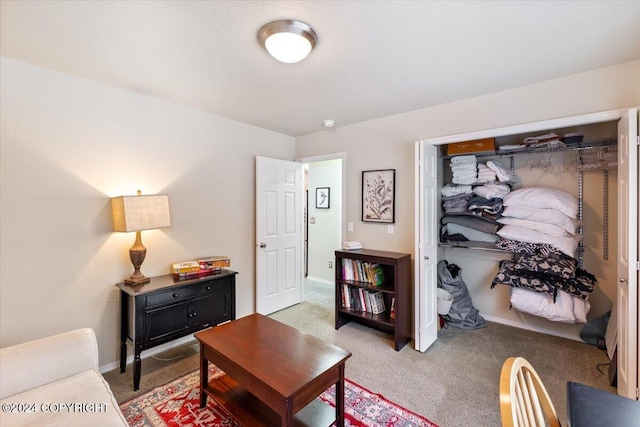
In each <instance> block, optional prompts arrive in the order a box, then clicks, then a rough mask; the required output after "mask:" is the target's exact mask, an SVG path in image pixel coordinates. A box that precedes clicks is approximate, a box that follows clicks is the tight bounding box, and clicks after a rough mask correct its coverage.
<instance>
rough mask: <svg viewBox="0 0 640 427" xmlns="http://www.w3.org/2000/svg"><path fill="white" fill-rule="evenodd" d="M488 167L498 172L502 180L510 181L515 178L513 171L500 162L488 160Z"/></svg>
mask: <svg viewBox="0 0 640 427" xmlns="http://www.w3.org/2000/svg"><path fill="white" fill-rule="evenodd" d="M487 167H488V168H489V169H491V170H492V171H494V172H495V173H496V175H497V177H498V180H499V181H500V182H508V181H510V180H511V179H513V172H512V171H510V170H509V169H507V168H505V167H504V166H502V165H501V164H500V163H498V162H494V161H491V160H489V161H488V162H487Z"/></svg>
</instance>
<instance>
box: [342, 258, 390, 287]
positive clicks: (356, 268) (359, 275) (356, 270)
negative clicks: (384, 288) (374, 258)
mask: <svg viewBox="0 0 640 427" xmlns="http://www.w3.org/2000/svg"><path fill="white" fill-rule="evenodd" d="M341 263H342V265H341V268H342V279H343V280H351V281H355V282H365V283H370V284H371V285H373V286H380V285H381V284H383V283H384V269H383V267H382V266H381V265H380V264H377V263H370V262H364V261H360V260H353V259H348V258H342V261H341Z"/></svg>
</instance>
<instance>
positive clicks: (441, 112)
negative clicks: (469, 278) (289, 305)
mask: <svg viewBox="0 0 640 427" xmlns="http://www.w3.org/2000/svg"><path fill="white" fill-rule="evenodd" d="M639 75H640V61H634V62H629V63H625V64H621V65H617V66H614V67H607V68H602V69H598V70H594V71H591V72H587V73H582V74H577V75H573V76H569V77H565V78H561V79H556V80H551V81H547V82H542V83H538V84H534V85H530V86H524V87H520V88H516V89H512V90H507V91H503V92H497V93H493V94H489V95H485V96H480V97H477V98H471V99H466V100H462V101H458V102H453V103H450V104H444V105H439V106H436V107H431V108H425V109H422V110H416V111H411V112H408V113H404V114H398V115H395V116H389V117H383V118H380V119H376V120H370V121H367V122H362V123H358V124H354V125H350V126H344V127H340V126H337V127H335V128H333V129H332V130H331V131H323V132H319V133H314V134H310V135H305V136H301V137H298V138H296V157H298V158H301V157H311V156H316V155H320V154H324V153H332V152H345V153H346V156H347V158H348V159H349V162H348V164H347V172H346V180H345V182H344V183H343V185H344V187H343V188H344V191H345V192H346V197H345V199H346V200H347V203H346V206H345V208H346V221H347V222H349V221H351V222H353V223H354V231H353V232H347V235H346V237H345V240H358V241H361V242H362V243H363V245H364V246H365V247H368V248H372V249H383V250H390V251H399V252H410V253H413V247H414V168H415V166H414V165H415V155H414V150H415V141H418V140H421V139H426V138H432V137H438V136H444V135H451V134H457V133H464V132H472V131H477V130H482V129H489V128H495V127H501V126H509V125H514V124H520V123H527V122H534V121H540V120H545V119H553V118H558V117H566V116H574V115H578V114H586V113H591V112H596V111H605V110H613V109H617V108H622V107H630V106H634V105H638V104H640V79H639V78H638V76H639ZM338 125H339V124H338ZM368 169H396V223H395V234H387V227H386V225H385V224H371V223H363V222H362V221H361V220H360V216H361V215H360V197H361V196H360V191H361V190H360V187H361V183H360V181H361V172H362V171H363V170H368Z"/></svg>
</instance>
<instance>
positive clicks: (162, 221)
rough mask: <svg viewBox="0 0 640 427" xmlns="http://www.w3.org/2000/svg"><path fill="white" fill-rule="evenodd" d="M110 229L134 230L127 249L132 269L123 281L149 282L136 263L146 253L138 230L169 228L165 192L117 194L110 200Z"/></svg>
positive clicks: (139, 261)
mask: <svg viewBox="0 0 640 427" xmlns="http://www.w3.org/2000/svg"><path fill="white" fill-rule="evenodd" d="M111 214H112V216H113V231H120V232H125V233H126V232H132V231H135V232H136V241H135V243H134V244H133V246H131V249H129V258H130V259H131V263H132V264H133V268H134V272H133V274H132V275H131V277H129V278H128V279H126V280H125V281H124V283H126V284H127V285H140V284H143V283H149V281H150V280H151V279H150V278H148V277H146V276H145V275H144V274H142V273H141V272H140V266H141V265H142V262H143V261H144V257H145V256H146V255H147V248H145V247H144V246H143V245H142V238H141V235H140V233H141V231H143V230H153V229H156V228H163V227H169V226H170V225H171V219H170V218H169V196H167V195H166V194H154V195H144V196H143V195H142V193H141V191H140V190H138V195H137V196H119V197H113V198H112V199H111Z"/></svg>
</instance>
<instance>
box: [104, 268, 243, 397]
mask: <svg viewBox="0 0 640 427" xmlns="http://www.w3.org/2000/svg"><path fill="white" fill-rule="evenodd" d="M236 274H238V273H237V272H235V271H231V270H222V272H221V273H219V274H212V275H207V276H198V277H196V278H177V277H175V276H173V275H171V274H167V275H165V276H158V277H152V278H151V282H149V283H146V284H143V285H135V286H132V285H126V284H124V283H118V284H117V285H116V286H117V287H118V288H119V289H120V316H121V324H120V325H121V326H120V372H125V370H126V366H127V340H129V341H131V342H132V343H133V355H134V356H133V389H134V390H138V389H139V388H140V374H141V369H142V361H141V359H140V353H142V351H143V350H147V349H149V348H152V347H155V346H158V345H160V344H164V343H166V342H169V341H172V340H174V339H176V338H180V337H183V336H185V335H189V334H192V333H194V332H197V331H200V330H202V329H205V328H209V327H211V326H216V325H218V324H220V323H223V322H227V321H229V320H235V318H236V291H235V289H236V279H235V277H236Z"/></svg>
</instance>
